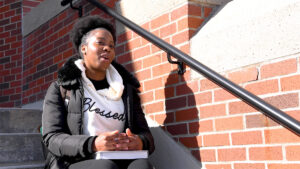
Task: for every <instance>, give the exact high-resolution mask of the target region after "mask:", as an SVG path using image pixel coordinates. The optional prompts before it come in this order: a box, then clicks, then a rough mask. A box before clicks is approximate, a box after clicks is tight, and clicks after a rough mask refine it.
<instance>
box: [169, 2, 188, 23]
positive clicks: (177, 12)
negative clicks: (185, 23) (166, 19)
mask: <svg viewBox="0 0 300 169" xmlns="http://www.w3.org/2000/svg"><path fill="white" fill-rule="evenodd" d="M187 14H188V5H186V4H185V5H184V6H182V7H179V8H177V9H174V10H173V11H172V12H171V20H172V21H174V20H177V19H178V18H180V17H182V16H186V15H187Z"/></svg>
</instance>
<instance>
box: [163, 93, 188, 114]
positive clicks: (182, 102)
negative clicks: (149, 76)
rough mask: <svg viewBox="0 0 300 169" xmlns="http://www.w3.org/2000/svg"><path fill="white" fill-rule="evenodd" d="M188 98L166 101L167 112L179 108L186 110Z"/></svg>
mask: <svg viewBox="0 0 300 169" xmlns="http://www.w3.org/2000/svg"><path fill="white" fill-rule="evenodd" d="M186 101H187V98H186V97H185V96H184V97H178V98H172V99H168V100H166V110H167V111H168V110H173V109H178V108H184V107H186V105H187V103H186Z"/></svg>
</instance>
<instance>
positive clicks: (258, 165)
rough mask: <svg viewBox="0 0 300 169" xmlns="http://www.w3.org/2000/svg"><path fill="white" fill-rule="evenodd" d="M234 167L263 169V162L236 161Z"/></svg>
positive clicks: (238, 168)
mask: <svg viewBox="0 0 300 169" xmlns="http://www.w3.org/2000/svg"><path fill="white" fill-rule="evenodd" d="M234 169H265V164H263V163H236V164H234Z"/></svg>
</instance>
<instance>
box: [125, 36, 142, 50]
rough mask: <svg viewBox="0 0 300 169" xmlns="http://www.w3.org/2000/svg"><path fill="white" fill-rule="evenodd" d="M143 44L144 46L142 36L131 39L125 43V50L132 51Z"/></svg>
mask: <svg viewBox="0 0 300 169" xmlns="http://www.w3.org/2000/svg"><path fill="white" fill-rule="evenodd" d="M141 46H142V41H141V38H140V37H138V38H135V39H131V40H130V41H128V42H127V43H126V44H125V51H131V50H134V49H135V48H138V47H141Z"/></svg>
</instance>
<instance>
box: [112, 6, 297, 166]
mask: <svg viewBox="0 0 300 169" xmlns="http://www.w3.org/2000/svg"><path fill="white" fill-rule="evenodd" d="M212 9H213V6H207V5H198V4H194V3H192V2H190V3H189V4H185V5H182V6H181V7H178V8H177V9H174V10H172V11H170V12H168V13H164V14H161V15H160V16H158V17H156V18H155V19H153V20H151V21H149V22H147V23H144V24H143V25H142V27H143V28H145V29H147V30H148V31H150V32H152V33H154V34H155V35H157V36H159V37H160V38H162V39H164V40H165V41H166V42H168V43H170V44H172V45H175V46H176V47H178V48H180V49H181V50H182V51H184V52H185V53H188V54H189V52H190V51H189V45H190V41H189V40H190V38H191V37H192V36H193V34H194V32H195V30H197V28H199V26H201V24H202V23H203V21H204V20H205V19H206V17H208V16H209V15H210V14H211V11H212ZM117 51H118V53H119V54H118V57H117V60H118V61H119V62H121V63H123V64H124V65H125V66H126V67H127V68H128V69H129V70H131V71H132V72H133V73H134V74H135V75H136V77H137V78H138V79H139V80H140V82H141V84H142V87H141V88H140V90H141V91H142V92H141V98H142V101H143V107H144V110H145V112H146V114H147V115H148V116H149V117H150V118H151V119H153V120H155V121H156V122H157V123H158V124H160V126H162V128H163V129H165V130H166V131H167V132H168V133H170V134H171V136H172V137H173V139H174V140H175V141H177V142H179V143H180V144H182V145H184V146H185V147H186V148H188V149H189V150H190V151H191V153H192V154H193V155H194V157H195V158H196V159H198V160H199V161H201V162H202V166H203V168H207V169H222V168H224V169H270V168H274V169H275V168H276V169H291V168H298V167H299V166H300V163H299V160H300V137H298V136H296V135H295V134H293V133H291V132H290V131H288V130H287V129H285V128H283V127H281V126H280V125H279V124H277V123H275V122H274V121H272V120H271V119H269V118H267V117H266V116H264V115H263V114H262V113H261V112H258V111H257V110H255V109H253V108H252V107H250V106H249V105H247V104H245V103H244V102H242V101H241V100H240V99H238V98H236V97H235V96H233V95H231V94H230V93H228V92H227V91H225V90H224V89H222V88H220V87H218V86H217V85H215V84H214V83H212V82H211V81H209V80H207V79H206V78H199V79H191V77H190V75H191V72H190V71H191V70H190V69H189V68H188V67H187V72H186V73H185V74H184V76H180V75H178V74H177V73H176V70H177V66H176V65H171V64H169V63H168V61H167V57H166V53H165V52H164V51H161V50H159V49H158V48H157V47H155V46H154V45H153V44H151V43H149V42H148V41H147V40H145V39H143V38H141V37H139V36H138V35H137V34H136V33H134V32H132V31H127V32H125V33H123V34H121V35H120V36H118V45H117ZM299 56H300V55H298V56H294V57H289V58H281V59H280V60H274V61H272V62H263V63H259V64H256V65H252V66H248V67H243V68H240V69H238V70H235V71H231V72H224V73H223V74H224V76H225V77H227V78H229V79H230V80H232V81H234V82H236V83H238V84H240V85H241V86H242V87H244V88H246V89H247V90H249V91H251V92H253V93H254V94H256V95H259V96H261V97H262V98H263V99H264V100H265V101H267V102H269V103H271V104H273V105H274V106H276V107H278V108H280V109H282V110H283V111H285V112H286V113H288V114H289V115H291V116H293V117H294V118H296V119H297V120H300V115H299V114H300V106H299V89H300V75H299V71H298V70H299V68H298V67H299V66H300V64H299Z"/></svg>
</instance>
